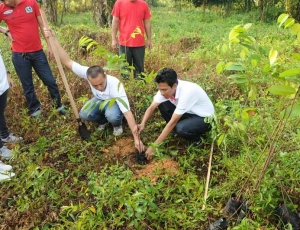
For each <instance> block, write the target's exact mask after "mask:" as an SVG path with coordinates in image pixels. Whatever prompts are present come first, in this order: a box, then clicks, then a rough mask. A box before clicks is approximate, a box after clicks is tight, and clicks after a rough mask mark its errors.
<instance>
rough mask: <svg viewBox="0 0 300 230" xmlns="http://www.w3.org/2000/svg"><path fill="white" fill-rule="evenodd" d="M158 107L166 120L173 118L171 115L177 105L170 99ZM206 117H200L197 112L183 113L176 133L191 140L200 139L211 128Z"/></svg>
mask: <svg viewBox="0 0 300 230" xmlns="http://www.w3.org/2000/svg"><path fill="white" fill-rule="evenodd" d="M158 109H159V111H160V113H161V115H162V117H163V118H164V119H165V121H166V122H169V121H170V120H171V117H172V115H173V113H174V111H175V109H176V106H175V105H174V104H172V103H171V102H170V101H166V102H163V103H161V104H160V105H159V106H158ZM204 119H205V117H199V116H197V115H195V114H190V113H185V114H183V115H182V117H181V118H180V120H179V121H178V123H177V125H176V126H175V129H174V131H175V133H176V134H177V135H178V136H179V137H182V138H184V139H187V140H190V141H199V140H200V138H201V136H202V135H203V134H205V133H206V132H208V131H209V130H210V129H211V126H210V124H209V123H205V122H204Z"/></svg>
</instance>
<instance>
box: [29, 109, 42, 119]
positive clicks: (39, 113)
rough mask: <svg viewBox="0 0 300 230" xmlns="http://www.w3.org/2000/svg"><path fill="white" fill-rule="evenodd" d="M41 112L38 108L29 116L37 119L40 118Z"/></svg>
mask: <svg viewBox="0 0 300 230" xmlns="http://www.w3.org/2000/svg"><path fill="white" fill-rule="evenodd" d="M42 112H43V110H42V109H41V108H38V109H37V110H36V111H34V112H33V113H32V114H30V116H32V117H34V118H37V117H40V116H41V114H42Z"/></svg>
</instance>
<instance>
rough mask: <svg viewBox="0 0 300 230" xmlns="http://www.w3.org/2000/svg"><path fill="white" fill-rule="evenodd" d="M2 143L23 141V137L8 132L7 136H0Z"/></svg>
mask: <svg viewBox="0 0 300 230" xmlns="http://www.w3.org/2000/svg"><path fill="white" fill-rule="evenodd" d="M1 141H2V142H3V143H17V142H20V141H23V137H16V136H15V135H14V134H13V133H10V134H9V135H8V137H7V138H1Z"/></svg>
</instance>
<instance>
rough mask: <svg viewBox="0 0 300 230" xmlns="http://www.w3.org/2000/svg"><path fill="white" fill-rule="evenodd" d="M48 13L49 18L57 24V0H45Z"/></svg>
mask: <svg viewBox="0 0 300 230" xmlns="http://www.w3.org/2000/svg"><path fill="white" fill-rule="evenodd" d="M44 3H45V8H46V11H45V13H46V15H47V16H48V20H49V21H50V22H51V23H53V24H54V25H57V0H45V2H44Z"/></svg>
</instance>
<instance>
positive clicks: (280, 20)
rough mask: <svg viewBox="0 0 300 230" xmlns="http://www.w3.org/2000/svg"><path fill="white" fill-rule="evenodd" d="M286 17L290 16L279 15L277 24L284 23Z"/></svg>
mask: <svg viewBox="0 0 300 230" xmlns="http://www.w3.org/2000/svg"><path fill="white" fill-rule="evenodd" d="M286 17H289V15H288V14H281V15H279V17H278V18H277V22H278V23H280V22H282V20H284V19H285V18H286ZM285 20H286V19H285Z"/></svg>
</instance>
